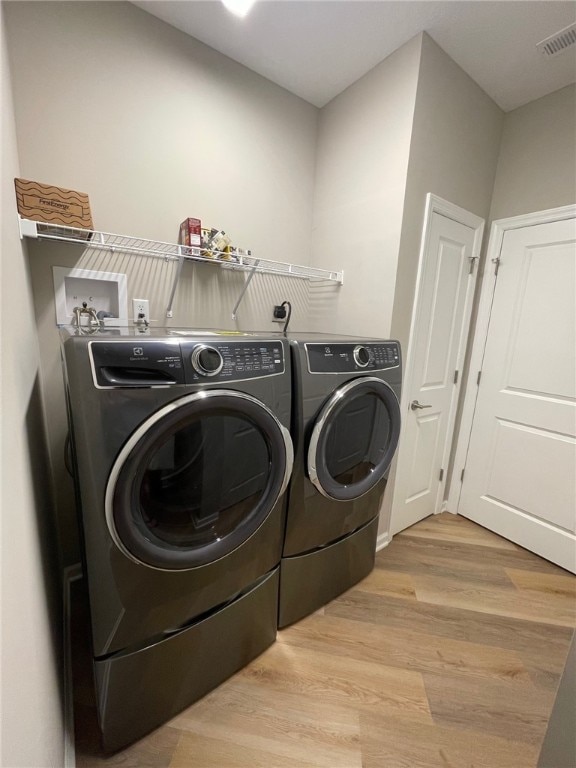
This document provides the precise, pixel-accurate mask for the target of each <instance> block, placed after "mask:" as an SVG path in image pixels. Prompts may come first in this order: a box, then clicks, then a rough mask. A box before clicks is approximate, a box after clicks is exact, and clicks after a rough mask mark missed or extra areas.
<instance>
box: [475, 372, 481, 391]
mask: <svg viewBox="0 0 576 768" xmlns="http://www.w3.org/2000/svg"><path fill="white" fill-rule="evenodd" d="M481 378H482V371H478V376H477V377H476V386H477V387H479V386H480V379H481Z"/></svg>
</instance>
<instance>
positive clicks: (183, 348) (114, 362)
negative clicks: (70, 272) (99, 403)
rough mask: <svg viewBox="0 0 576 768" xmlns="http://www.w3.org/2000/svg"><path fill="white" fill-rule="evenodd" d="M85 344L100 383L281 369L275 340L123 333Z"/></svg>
mask: <svg viewBox="0 0 576 768" xmlns="http://www.w3.org/2000/svg"><path fill="white" fill-rule="evenodd" d="M89 350H90V351H89V354H90V363H91V366H92V375H93V379H94V384H95V385H96V386H97V387H99V388H108V387H116V388H117V387H161V386H173V385H176V384H195V383H200V382H206V383H208V382H210V383H212V382H222V383H224V382H230V381H243V380H245V379H255V378H261V377H263V376H273V375H275V374H278V373H283V372H284V349H283V346H282V344H281V343H280V342H279V341H261V340H259V339H258V340H255V341H229V340H226V341H220V340H218V339H215V340H213V339H209V340H206V341H198V340H194V341H181V340H180V339H166V340H152V339H150V340H146V339H130V340H124V339H122V340H119V341H93V342H91V343H90V345H89Z"/></svg>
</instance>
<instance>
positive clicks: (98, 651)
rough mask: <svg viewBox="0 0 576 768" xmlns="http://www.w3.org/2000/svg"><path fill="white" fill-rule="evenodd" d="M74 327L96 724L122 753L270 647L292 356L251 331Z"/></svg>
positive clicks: (76, 429) (78, 468)
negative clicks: (86, 332)
mask: <svg viewBox="0 0 576 768" xmlns="http://www.w3.org/2000/svg"><path fill="white" fill-rule="evenodd" d="M81 331H82V329H80V331H72V332H69V331H63V334H62V341H63V343H62V349H63V359H64V367H65V378H66V389H67V402H68V410H69V418H70V432H71V438H72V446H73V456H74V466H75V478H76V489H77V497H78V502H79V503H78V507H79V512H80V528H81V532H82V541H83V557H84V573H85V576H86V579H87V586H88V595H89V602H90V615H91V627H92V647H93V657H94V676H95V684H96V693H97V707H98V716H99V722H100V727H101V730H102V735H103V742H104V746H105V748H106V749H108V750H116V749H119V748H121V747H123V746H125V745H127V744H128V743H130V742H132V741H134V740H135V739H137V738H139V737H141V736H142V735H144V734H145V733H146V732H148V731H150V730H151V729H153V728H155V727H156V726H158V725H160V724H161V723H162V722H164V721H165V720H167V719H169V718H170V717H172V716H173V715H175V714H176V713H177V712H178V711H180V710H182V709H183V708H185V707H186V706H188V705H189V704H190V703H192V702H193V701H195V700H196V699H198V698H200V697H201V696H203V695H204V694H205V693H207V692H208V691H209V690H211V689H213V688H214V687H215V686H217V685H218V684H219V683H220V682H222V681H223V680H224V679H226V678H227V677H229V676H230V675H232V674H233V673H234V672H236V671H237V670H238V669H240V668H241V667H242V666H244V665H245V664H246V663H247V662H249V661H250V660H251V659H253V658H254V657H255V656H257V655H258V654H259V653H261V652H262V651H263V650H264V649H265V648H266V647H267V646H269V645H270V644H271V643H272V642H273V641H274V639H275V635H276V627H277V611H278V578H279V562H280V556H281V551H282V541H283V534H284V522H285V498H284V492H285V489H286V486H287V483H288V478H289V476H290V472H291V468H292V458H293V453H292V443H291V439H290V434H289V426H290V407H291V406H290V404H291V391H290V388H291V382H290V355H289V352H288V345H287V343H286V342H285V341H284V340H281V339H277V338H276V339H274V338H270V337H261V336H256V335H245V336H238V335H233V336H227V335H221V334H217V333H208V332H204V333H202V334H193V335H189V334H188V333H185V332H183V331H180V332H179V331H173V330H156V329H154V330H153V331H151V332H150V335H140V334H139V333H137V332H136V335H134V333H135V332H134V331H133V330H129V329H126V330H124V329H122V330H111V329H108V330H105V331H102V332H99V333H97V334H96V335H94V336H93V335H83V334H82V333H81ZM78 332H80V334H81V335H75V334H76V333H78Z"/></svg>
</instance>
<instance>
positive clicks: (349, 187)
mask: <svg viewBox="0 0 576 768" xmlns="http://www.w3.org/2000/svg"><path fill="white" fill-rule="evenodd" d="M421 42H422V36H421V35H418V36H417V37H415V38H413V39H412V40H411V41H410V42H408V43H406V45H404V46H402V47H401V48H399V49H398V50H397V51H395V52H394V53H393V54H392V55H390V56H388V58H386V59H385V60H384V61H382V62H381V63H380V64H378V65H377V66H376V67H374V69H372V70H371V71H370V72H368V73H367V74H366V75H364V77H362V78H361V79H360V80H358V81H357V82H356V83H354V84H353V85H351V86H350V87H349V88H347V89H346V90H345V91H344V92H343V93H341V94H340V95H339V96H337V97H336V98H335V99H333V100H332V101H331V102H330V103H329V104H328V105H327V106H326V107H324V108H323V109H322V110H321V113H320V124H319V134H318V155H317V160H316V192H315V196H314V221H313V231H312V259H311V263H312V264H314V265H315V266H319V267H329V265H330V264H333V263H337V264H339V265H340V267H343V268H344V286H343V287H342V289H340V290H339V291H338V292H334V291H330V290H328V289H325V288H324V289H318V288H315V287H314V286H313V287H312V288H311V298H310V327H311V330H316V331H333V332H338V333H346V334H354V335H359V336H377V337H384V338H387V337H389V336H390V327H391V320H392V305H393V301H394V283H395V280H396V270H397V267H398V249H399V244H400V233H401V223H402V209H403V205H404V194H405V189H406V174H407V170H408V159H409V151H410V136H411V133H412V121H413V117H414V105H415V100H416V87H417V84H418V71H419V64H420V49H421Z"/></svg>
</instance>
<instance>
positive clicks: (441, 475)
mask: <svg viewBox="0 0 576 768" xmlns="http://www.w3.org/2000/svg"><path fill="white" fill-rule="evenodd" d="M443 477H444V470H443V469H441V470H440V477H439V478H438V479H439V480H440V482H442V479H443Z"/></svg>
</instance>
